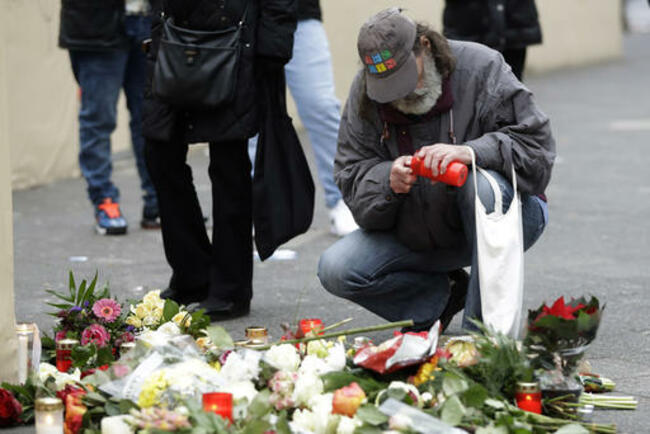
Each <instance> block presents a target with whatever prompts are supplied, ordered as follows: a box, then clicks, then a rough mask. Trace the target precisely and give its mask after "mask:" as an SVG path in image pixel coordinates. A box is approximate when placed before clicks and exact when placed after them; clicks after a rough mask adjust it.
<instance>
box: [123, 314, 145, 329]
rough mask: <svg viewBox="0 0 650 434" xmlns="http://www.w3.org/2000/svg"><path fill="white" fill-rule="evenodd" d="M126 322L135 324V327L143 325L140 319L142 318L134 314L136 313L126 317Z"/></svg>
mask: <svg viewBox="0 0 650 434" xmlns="http://www.w3.org/2000/svg"><path fill="white" fill-rule="evenodd" d="M125 322H126V323H127V324H128V325H131V326H133V327H135V328H137V329H139V328H140V327H142V321H141V320H140V318H138V317H137V316H134V315H129V317H128V318H127V319H126V321H125Z"/></svg>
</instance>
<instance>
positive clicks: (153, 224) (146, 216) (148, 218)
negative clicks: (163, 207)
mask: <svg viewBox="0 0 650 434" xmlns="http://www.w3.org/2000/svg"><path fill="white" fill-rule="evenodd" d="M140 227H141V228H142V229H160V211H159V210H158V206H157V205H155V206H145V207H144V208H142V220H140Z"/></svg>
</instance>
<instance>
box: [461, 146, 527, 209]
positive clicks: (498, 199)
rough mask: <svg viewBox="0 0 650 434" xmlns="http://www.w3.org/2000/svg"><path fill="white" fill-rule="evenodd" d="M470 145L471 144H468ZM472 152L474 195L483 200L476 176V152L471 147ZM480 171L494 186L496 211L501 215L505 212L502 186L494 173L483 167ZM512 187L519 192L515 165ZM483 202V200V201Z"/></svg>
mask: <svg viewBox="0 0 650 434" xmlns="http://www.w3.org/2000/svg"><path fill="white" fill-rule="evenodd" d="M468 147H469V146H468ZM469 151H470V154H472V172H473V173H474V195H475V196H476V198H478V199H479V201H480V200H481V199H480V198H479V197H478V181H477V176H476V154H475V153H474V149H472V148H471V147H469ZM478 170H479V172H480V173H481V174H482V175H483V176H484V177H485V179H487V180H488V182H489V183H490V187H492V192H493V193H494V212H495V213H497V214H496V215H497V216H500V215H502V214H503V195H502V193H501V188H500V187H499V184H498V183H497V181H496V179H494V177H493V176H492V175H490V173H489V172H487V171H486V170H484V169H482V168H480V167H479V168H478ZM512 188H513V194H517V174H516V173H515V165H514V164H513V165H512ZM481 203H482V202H481Z"/></svg>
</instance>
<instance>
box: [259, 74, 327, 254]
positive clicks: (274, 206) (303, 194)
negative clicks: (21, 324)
mask: <svg viewBox="0 0 650 434" xmlns="http://www.w3.org/2000/svg"><path fill="white" fill-rule="evenodd" d="M260 94H261V96H262V105H263V109H262V110H261V112H260V115H261V117H262V119H261V123H260V135H259V139H258V141H257V154H256V157H255V174H254V176H253V223H254V225H255V245H256V246H257V252H258V253H259V255H260V259H262V260H265V259H267V258H269V257H270V256H271V255H272V254H273V252H274V251H275V249H277V248H278V247H279V246H280V245H282V244H284V243H286V242H287V241H289V240H290V239H291V238H293V237H295V236H296V235H299V234H301V233H303V232H305V231H307V229H309V227H310V226H311V221H312V217H313V215H314V181H313V179H312V177H311V172H310V170H309V165H308V164H307V159H306V158H305V154H304V152H303V150H302V146H301V145H300V140H299V139H298V135H297V134H296V130H295V129H294V128H293V124H292V123H291V118H290V117H289V115H288V114H287V108H286V100H285V83H284V70H283V69H282V68H278V69H277V71H273V72H269V73H266V74H264V80H263V81H262V83H260Z"/></svg>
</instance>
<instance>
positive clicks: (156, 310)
mask: <svg viewBox="0 0 650 434" xmlns="http://www.w3.org/2000/svg"><path fill="white" fill-rule="evenodd" d="M150 312H151V313H150V315H151V316H152V317H154V318H156V320H157V321H160V319H161V318H162V315H163V307H162V306H154V307H153V308H152V309H151V311H150Z"/></svg>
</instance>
